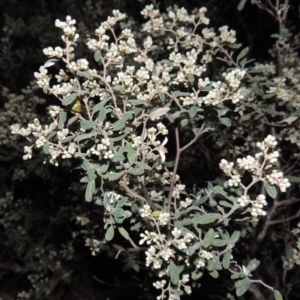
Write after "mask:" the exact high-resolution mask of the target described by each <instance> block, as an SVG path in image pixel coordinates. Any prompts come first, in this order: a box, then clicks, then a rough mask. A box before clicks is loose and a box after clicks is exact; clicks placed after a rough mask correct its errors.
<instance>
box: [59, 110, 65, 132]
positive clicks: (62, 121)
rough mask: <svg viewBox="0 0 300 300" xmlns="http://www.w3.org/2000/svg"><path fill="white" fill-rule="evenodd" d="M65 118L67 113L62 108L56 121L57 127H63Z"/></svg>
mask: <svg viewBox="0 0 300 300" xmlns="http://www.w3.org/2000/svg"><path fill="white" fill-rule="evenodd" d="M66 119H67V113H66V112H65V111H64V110H62V111H61V112H60V113H59V121H58V128H59V129H63V128H64V124H65V121H66Z"/></svg>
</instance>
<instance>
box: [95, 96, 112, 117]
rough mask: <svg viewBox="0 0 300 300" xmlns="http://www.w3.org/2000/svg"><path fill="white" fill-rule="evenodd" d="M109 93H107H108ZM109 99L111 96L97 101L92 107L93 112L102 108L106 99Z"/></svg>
mask: <svg viewBox="0 0 300 300" xmlns="http://www.w3.org/2000/svg"><path fill="white" fill-rule="evenodd" d="M108 95H109V94H108ZM109 99H111V97H109V96H108V97H107V98H106V100H102V101H101V102H99V103H97V104H96V105H95V106H94V107H93V114H94V113H96V112H97V111H99V110H101V109H103V108H104V105H105V104H106V103H107V101H108V100H109Z"/></svg>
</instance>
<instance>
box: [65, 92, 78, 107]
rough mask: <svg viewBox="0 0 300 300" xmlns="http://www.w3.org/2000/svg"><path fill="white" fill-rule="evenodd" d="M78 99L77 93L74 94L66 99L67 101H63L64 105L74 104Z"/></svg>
mask: <svg viewBox="0 0 300 300" xmlns="http://www.w3.org/2000/svg"><path fill="white" fill-rule="evenodd" d="M76 99H77V93H72V94H70V95H68V96H67V97H65V99H64V100H63V101H62V104H63V105H65V106H67V105H70V104H72V103H73V102H74V101H75V100H76Z"/></svg>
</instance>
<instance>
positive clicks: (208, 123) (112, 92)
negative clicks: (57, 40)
mask: <svg viewBox="0 0 300 300" xmlns="http://www.w3.org/2000/svg"><path fill="white" fill-rule="evenodd" d="M252 2H256V1H252ZM244 4H245V1H241V3H240V9H241V8H242V6H243V5H244ZM257 5H258V6H259V7H260V8H261V9H264V10H266V11H267V12H269V13H270V14H274V16H276V19H277V21H278V23H279V24H280V28H281V29H280V32H279V34H278V35H276V36H274V37H275V38H276V39H277V42H276V45H275V49H274V50H273V51H272V52H271V54H272V55H273V58H274V59H275V58H276V57H279V59H280V63H279V71H278V74H277V72H276V68H275V65H276V64H277V62H274V63H266V64H253V63H252V62H251V61H249V60H248V58H247V53H248V51H249V49H248V48H244V49H240V45H239V44H237V43H236V33H235V31H233V30H231V29H229V28H228V26H222V27H220V28H219V29H218V30H217V31H215V30H214V29H213V28H210V27H208V25H209V19H208V18H207V16H206V12H207V9H206V8H204V7H203V8H200V9H195V10H193V11H192V13H189V12H188V11H187V10H186V9H185V8H179V7H178V6H176V5H175V6H174V7H170V8H168V9H167V11H166V12H165V13H161V12H160V11H159V10H158V9H157V8H155V7H154V5H147V6H145V8H144V9H143V10H142V12H141V14H142V16H143V17H144V19H145V23H144V24H143V25H142V27H141V28H140V27H139V24H137V23H134V21H132V20H130V21H127V20H126V15H125V14H123V13H121V12H120V11H119V10H113V11H112V16H110V17H108V18H107V20H106V21H104V22H102V23H101V24H100V26H99V27H98V28H97V29H96V30H95V36H96V38H94V37H90V38H88V39H87V41H86V46H87V48H88V49H89V51H90V52H92V53H93V60H90V59H89V56H88V55H87V56H86V57H85V58H83V57H79V58H77V53H76V47H77V45H78V43H79V38H80V36H79V34H78V33H77V30H76V26H75V25H76V21H75V20H74V19H72V18H71V17H70V16H67V17H66V20H65V21H60V20H56V21H55V26H56V27H58V28H60V29H61V30H62V31H63V35H62V41H63V44H62V45H61V46H54V47H50V46H49V47H47V48H45V49H44V51H43V52H44V54H45V55H46V56H47V57H48V60H47V61H46V62H45V64H44V65H43V66H41V67H40V69H39V72H35V73H34V76H35V78H36V80H37V85H38V86H39V87H40V88H41V89H43V91H44V93H46V94H48V95H52V96H54V97H55V99H56V100H57V104H56V105H51V106H49V107H48V115H49V119H48V120H51V121H50V122H47V120H46V121H45V120H42V119H40V118H38V117H34V118H33V119H32V121H31V122H30V123H29V124H28V125H26V126H23V125H22V124H20V123H19V122H17V123H15V124H12V125H11V126H10V129H11V133H12V135H20V136H23V137H25V138H26V139H27V141H28V144H26V145H25V146H24V152H25V153H24V156H23V159H24V160H27V161H28V160H31V159H32V157H33V154H34V152H35V149H40V150H41V151H39V153H40V155H42V156H43V157H44V163H50V164H52V165H54V166H57V167H60V166H61V165H64V167H67V168H68V164H67V163H66V161H70V165H71V162H72V163H73V161H78V162H79V163H80V168H79V169H80V174H81V180H80V182H81V184H82V185H83V186H84V190H85V200H86V201H87V202H94V205H95V206H94V207H95V210H98V208H99V207H100V208H101V216H102V219H103V224H104V226H103V227H104V230H105V232H104V233H103V235H101V234H102V231H101V230H100V232H99V231H97V230H95V228H93V229H91V228H92V227H93V226H95V227H97V228H98V227H99V224H98V223H99V222H100V221H99V219H97V220H93V217H92V216H91V217H89V213H86V214H80V213H79V212H80V209H78V214H77V215H76V218H74V219H75V220H76V222H77V223H78V224H79V225H81V226H84V227H85V228H86V230H85V231H84V230H83V231H82V234H83V235H85V234H86V232H88V234H86V238H85V244H86V246H87V247H89V249H90V250H91V254H92V255H93V256H95V255H97V254H98V253H99V252H100V251H101V250H107V248H106V247H107V245H112V247H113V248H114V249H115V250H117V251H118V254H117V256H118V255H119V253H121V252H125V253H126V255H127V256H126V258H127V260H128V261H127V263H128V262H130V263H128V268H133V269H134V270H136V271H138V270H139V264H138V263H137V258H136V256H135V253H139V252H144V253H145V260H144V265H145V266H146V267H148V268H149V269H151V270H152V271H153V272H154V273H155V275H156V279H154V280H153V286H154V287H155V288H156V289H157V290H158V295H157V299H165V298H167V299H180V297H181V296H182V295H184V294H191V293H192V290H193V287H195V288H196V287H198V286H199V284H200V283H201V279H202V277H203V276H205V274H209V275H210V276H211V277H212V278H214V279H217V278H218V277H219V276H220V277H221V276H224V275H223V274H225V273H223V272H224V271H225V272H228V273H229V274H230V275H231V280H232V284H234V286H235V290H236V295H237V296H238V297H240V296H242V295H243V294H244V293H245V292H246V291H247V290H248V289H250V290H251V286H252V287H253V286H255V284H256V283H260V284H262V285H264V286H265V287H266V288H268V289H269V290H271V291H272V293H273V294H274V297H275V299H276V300H278V299H282V296H281V294H280V292H279V291H278V290H277V287H274V288H273V287H271V286H269V285H268V284H266V283H264V282H263V281H262V280H261V279H260V278H259V279H252V276H254V275H253V274H252V273H254V272H255V270H256V269H257V268H258V266H259V263H260V262H259V260H258V259H256V258H255V257H254V256H252V254H256V253H255V251H256V250H257V248H255V247H254V249H255V251H253V252H252V251H249V255H248V257H247V258H245V259H240V256H239V255H238V251H237V249H238V247H239V244H240V243H241V240H246V239H247V238H248V236H249V235H251V233H252V232H253V231H254V230H258V231H259V234H258V238H257V243H259V242H261V241H262V240H263V239H264V238H265V236H266V232H267V230H268V227H269V226H270V225H271V222H276V221H271V218H272V216H273V215H274V214H275V212H276V209H277V208H278V207H284V206H288V205H292V204H293V203H295V202H297V201H298V199H297V196H294V194H291V193H290V194H289V197H288V196H286V199H288V200H283V199H282V198H281V197H283V196H281V195H283V194H282V193H287V192H289V190H290V189H289V187H290V186H291V183H290V181H294V182H297V180H298V177H290V179H289V177H285V176H284V173H289V171H290V169H289V168H287V170H284V169H285V167H284V164H285V163H286V158H285V157H283V158H282V160H280V158H281V154H280V152H281V150H284V149H285V147H287V146H286V145H285V144H284V143H283V141H285V143H287V142H286V141H290V142H291V143H293V144H295V146H297V147H298V146H299V145H298V144H299V143H298V142H297V131H296V130H295V128H293V126H290V125H291V124H293V123H294V122H297V120H298V111H297V109H298V106H299V101H300V99H299V97H298V96H299V95H298V93H297V90H298V89H299V87H298V85H299V83H298V81H299V79H298V76H297V74H298V71H299V70H298V69H299V67H298V65H297V63H298V62H299V58H298V57H297V55H296V52H295V51H293V48H292V47H289V45H290V39H291V35H290V34H289V33H288V31H287V29H286V28H285V21H286V12H287V10H288V7H287V6H279V4H277V6H276V7H275V6H274V7H273V6H272V7H271V8H269V7H267V6H265V5H264V4H261V3H258V4H257ZM129 28H131V29H129ZM278 52H279V53H278ZM283 54H284V56H283ZM214 63H215V64H216V65H217V71H216V70H214V68H215V66H214ZM292 65H293V67H292ZM54 66H55V67H59V70H58V69H57V68H54ZM57 70H58V71H57ZM270 107H271V108H270ZM253 120H254V121H255V122H257V124H253V122H252V121H253ZM238 139H241V140H242V141H243V142H241V143H240V144H238V143H235V141H236V140H238ZM207 145H209V146H210V149H208V148H207V147H208V146H207ZM228 145H229V147H228ZM211 150H213V151H215V152H216V157H217V158H214V159H211V157H210V155H211V154H210V153H209V152H211ZM255 150H258V151H257V152H256V153H255V152H254V151H255ZM253 153H255V154H253ZM199 154H200V155H201V159H200V160H198V155H199ZM251 154H252V155H251ZM226 159H228V160H229V159H230V160H232V162H228V161H227V160H226ZM292 159H293V162H292V164H296V163H299V161H298V156H295V157H294V156H293V157H292ZM233 161H234V162H233ZM197 164H199V166H200V165H201V166H204V168H203V167H202V168H201V171H202V172H203V170H204V169H205V167H207V166H212V165H213V166H212V170H215V169H216V166H218V165H219V168H220V170H221V171H223V173H224V176H226V178H227V181H226V179H225V177H224V176H216V177H215V178H213V179H210V177H209V174H207V178H205V176H206V174H204V175H203V174H199V173H198V172H197ZM191 166H194V169H196V174H195V176H197V177H200V176H201V177H204V178H203V179H204V184H203V183H200V184H198V186H197V185H196V184H195V185H194V186H193V187H191V186H190V182H189V180H185V178H184V176H185V172H184V169H189V168H191ZM284 171H285V172H284ZM181 174H183V175H181ZM212 175H213V176H214V171H212ZM294 175H298V174H294ZM196 183H198V182H197V181H196ZM279 192H280V193H281V194H280V193H279ZM297 216H298V214H297V215H296V216H295V217H297ZM264 218H265V219H266V221H262V222H263V225H262V226H261V227H258V226H259V225H258V224H259V222H260V220H261V219H264ZM289 218H290V219H292V218H294V217H289ZM287 221H288V220H287ZM281 222H285V220H284V219H283V220H281ZM89 226H91V227H89ZM257 228H258V229H257ZM294 233H298V232H296V231H294ZM75 235H76V234H75ZM118 235H119V236H122V238H123V239H124V240H123V242H122V246H120V245H116V244H113V241H114V239H116V238H118ZM298 248H299V247H298ZM64 249H65V252H66V253H65V252H62V254H61V255H64V257H66V259H69V257H70V259H71V258H72V255H73V250H72V249H73V248H72V245H71V244H66V245H65V248H64ZM62 251H63V250H62ZM297 251H298V250H292V252H293V255H294V256H293V257H294V258H293V259H294V260H295V261H296V263H297V253H298V252H297ZM283 260H284V263H285V264H286V262H287V261H288V260H287V259H283ZM286 270H288V268H286ZM225 276H226V275H225ZM32 278H33V277H30V280H33V279H32ZM232 297H233V296H232V294H230V293H229V294H228V298H230V299H231V298H232Z"/></svg>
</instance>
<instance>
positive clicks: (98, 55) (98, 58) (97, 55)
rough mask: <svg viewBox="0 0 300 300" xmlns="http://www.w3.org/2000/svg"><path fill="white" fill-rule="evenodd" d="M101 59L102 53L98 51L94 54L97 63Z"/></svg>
mask: <svg viewBox="0 0 300 300" xmlns="http://www.w3.org/2000/svg"><path fill="white" fill-rule="evenodd" d="M100 58H101V52H100V51H99V50H98V51H96V52H95V53H94V59H95V61H96V62H98V61H99V60H100Z"/></svg>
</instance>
